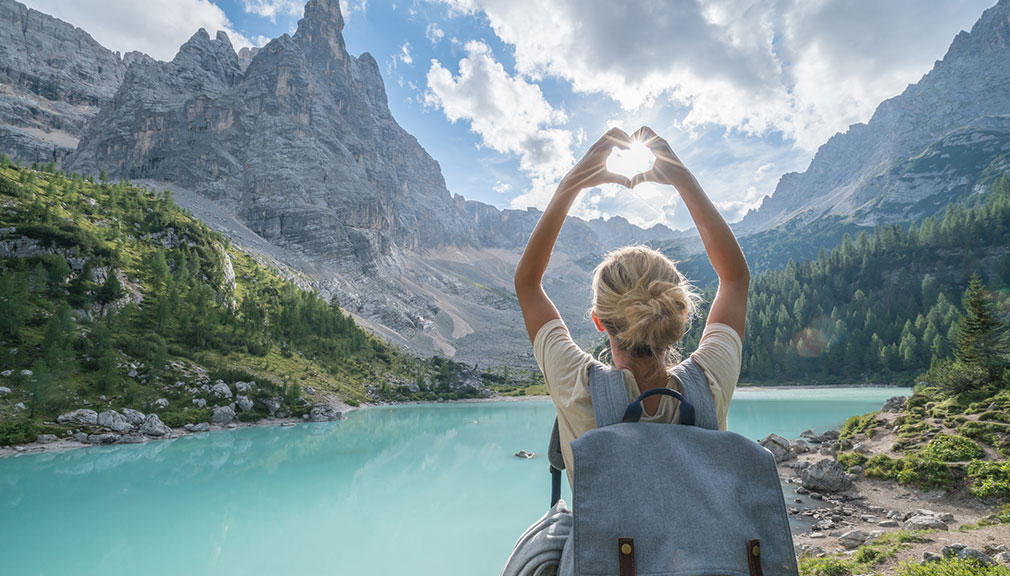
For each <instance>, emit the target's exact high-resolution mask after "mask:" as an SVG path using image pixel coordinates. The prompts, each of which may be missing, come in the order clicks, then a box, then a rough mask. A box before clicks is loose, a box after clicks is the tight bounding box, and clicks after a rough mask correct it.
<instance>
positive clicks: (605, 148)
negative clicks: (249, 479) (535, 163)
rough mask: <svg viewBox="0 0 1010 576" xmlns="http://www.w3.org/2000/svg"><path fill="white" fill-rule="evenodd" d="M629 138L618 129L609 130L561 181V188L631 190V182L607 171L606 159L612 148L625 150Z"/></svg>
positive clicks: (628, 144) (629, 143) (629, 142)
mask: <svg viewBox="0 0 1010 576" xmlns="http://www.w3.org/2000/svg"><path fill="white" fill-rule="evenodd" d="M630 145H631V137H630V136H628V133H627V132H625V131H624V130H621V129H620V128H611V129H610V130H608V131H607V133H606V134H604V135H603V136H602V137H601V138H600V139H599V140H597V141H596V143H595V144H593V145H592V146H590V147H589V150H588V151H587V152H586V155H585V156H583V157H582V160H579V162H578V163H577V164H576V165H575V167H574V168H572V169H571V170H570V171H569V172H568V174H566V175H565V177H564V178H563V179H562V182H561V185H562V187H563V188H576V189H579V190H583V189H586V188H592V187H593V186H599V185H600V184H620V185H621V186H625V187H627V188H631V180H630V179H629V178H627V177H625V176H621V175H620V174H615V173H613V172H611V171H609V170H607V158H608V157H609V156H610V153H611V152H613V150H614V148H627V147H628V146H630Z"/></svg>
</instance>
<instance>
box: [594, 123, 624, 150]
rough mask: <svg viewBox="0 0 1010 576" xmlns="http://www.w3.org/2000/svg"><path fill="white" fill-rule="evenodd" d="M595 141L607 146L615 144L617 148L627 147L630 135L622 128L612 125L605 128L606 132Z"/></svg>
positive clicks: (611, 146) (610, 146)
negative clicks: (612, 126)
mask: <svg viewBox="0 0 1010 576" xmlns="http://www.w3.org/2000/svg"><path fill="white" fill-rule="evenodd" d="M597 143H598V144H601V145H604V146H607V147H609V148H613V147H615V146H616V147H618V148H622V149H627V148H628V147H629V146H631V136H628V133H627V132H625V131H624V130H621V129H620V128H617V127H614V128H611V129H610V130H607V133H606V134H604V135H603V137H602V138H600V141H599V142H597Z"/></svg>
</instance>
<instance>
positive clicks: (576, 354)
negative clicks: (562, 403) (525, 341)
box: [533, 318, 594, 380]
mask: <svg viewBox="0 0 1010 576" xmlns="http://www.w3.org/2000/svg"><path fill="white" fill-rule="evenodd" d="M533 357H534V358H535V359H536V361H537V365H538V366H539V367H540V370H541V371H542V372H543V373H544V375H545V376H546V377H547V378H548V380H550V378H551V377H552V376H554V377H555V378H557V377H558V376H560V375H561V374H563V373H565V372H572V371H575V370H584V369H586V368H588V366H589V365H590V364H591V363H592V362H594V359H593V357H592V355H590V354H588V353H586V352H585V351H584V350H583V349H582V348H580V347H579V345H578V344H576V343H575V340H573V339H572V336H571V333H569V331H568V327H567V326H566V325H565V323H564V321H563V320H561V319H560V318H555V319H553V320H550V321H548V322H546V323H544V325H543V326H541V327H540V329H539V330H537V335H536V336H535V337H534V339H533Z"/></svg>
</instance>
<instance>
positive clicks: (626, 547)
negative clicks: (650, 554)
mask: <svg viewBox="0 0 1010 576" xmlns="http://www.w3.org/2000/svg"><path fill="white" fill-rule="evenodd" d="M617 574H618V576H635V539H634V538H618V539H617Z"/></svg>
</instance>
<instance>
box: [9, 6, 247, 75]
mask: <svg viewBox="0 0 1010 576" xmlns="http://www.w3.org/2000/svg"><path fill="white" fill-rule="evenodd" d="M24 1H25V4H27V5H28V6H30V7H32V8H35V9H36V10H39V11H41V12H45V13H46V14H51V15H53V16H55V17H57V18H59V19H61V20H64V21H66V22H69V23H71V24H73V25H74V26H77V27H80V28H83V29H84V30H86V31H87V32H88V33H89V34H91V36H92V37H93V38H94V39H95V40H97V41H98V42H100V43H101V44H102V45H103V46H105V47H106V48H109V49H110V50H116V51H119V52H129V51H131V50H139V51H141V52H144V53H146V54H148V55H150V56H152V57H154V58H157V59H159V60H171V59H172V58H173V57H175V54H176V52H178V50H179V46H181V45H182V44H183V43H185V42H186V40H189V38H190V37H191V36H192V35H193V34H194V33H195V32H196V31H197V30H198V29H200V28H206V29H207V30H208V31H209V32H210V35H211V37H213V36H214V34H215V32H216V31H218V30H224V31H225V32H227V34H228V36H229V37H230V38H231V42H232V44H233V45H234V46H235V48H236V49H238V48H242V47H245V46H252V45H253V42H252V41H250V40H249V39H248V38H246V37H245V36H244V35H242V34H240V33H238V32H236V31H235V28H234V26H233V25H232V23H231V21H229V20H228V17H227V16H226V15H225V13H224V11H223V10H221V8H219V7H218V6H216V5H215V4H213V3H211V2H209V1H208V0H144V1H143V2H137V1H136V0H75V1H74V2H67V1H66V0H24Z"/></svg>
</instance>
